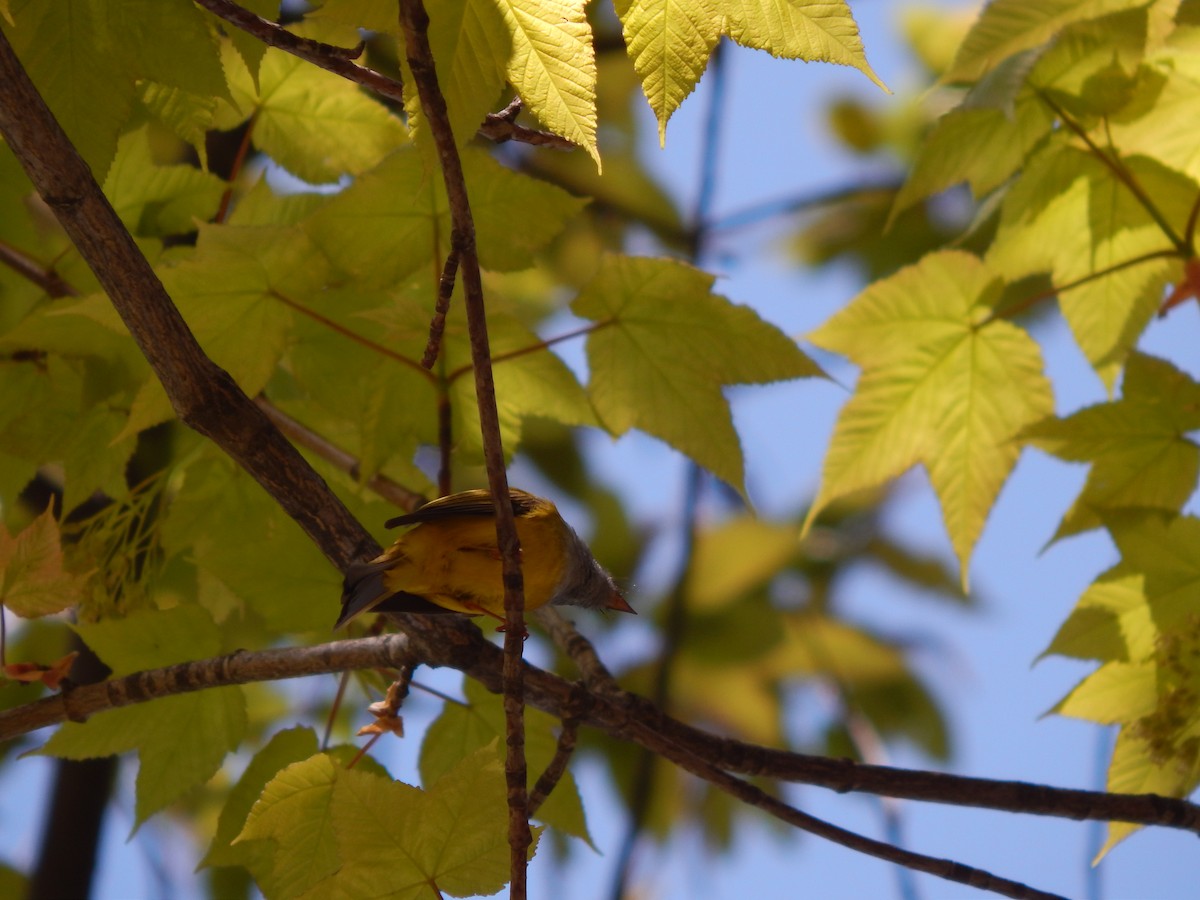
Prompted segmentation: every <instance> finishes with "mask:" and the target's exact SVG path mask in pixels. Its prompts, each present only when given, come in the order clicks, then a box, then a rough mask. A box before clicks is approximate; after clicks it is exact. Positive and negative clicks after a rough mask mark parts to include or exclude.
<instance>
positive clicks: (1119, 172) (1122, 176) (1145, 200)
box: [1034, 88, 1191, 256]
mask: <svg viewBox="0 0 1200 900" xmlns="http://www.w3.org/2000/svg"><path fill="white" fill-rule="evenodd" d="M1034 90H1035V92H1036V93H1037V95H1038V97H1039V98H1041V100H1042V102H1043V103H1045V104H1046V105H1047V106H1049V107H1050V109H1051V110H1053V111H1054V114H1055V115H1056V116H1058V118H1059V119H1060V120H1061V121H1062V123H1063V124H1064V125H1066V126H1067V128H1069V129H1071V131H1073V132H1075V134H1076V135H1078V136H1079V138H1080V140H1082V141H1083V142H1084V143H1085V144H1087V146H1088V149H1089V150H1091V151H1092V153H1093V154H1094V155H1095V157H1096V159H1098V160H1099V161H1100V162H1101V163H1102V164H1103V165H1104V166H1105V167H1106V168H1107V169H1108V170H1109V171H1110V172H1112V173H1113V177H1115V178H1116V179H1117V180H1118V181H1119V182H1121V184H1123V185H1125V187H1127V188H1128V189H1129V191H1130V193H1132V194H1133V196H1134V197H1135V198H1136V199H1137V201H1138V203H1140V204H1141V205H1142V208H1143V209H1144V210H1146V212H1147V213H1149V215H1150V218H1152V219H1153V220H1154V221H1155V223H1156V224H1157V225H1158V227H1159V229H1161V231H1162V233H1163V234H1164V235H1166V237H1167V240H1169V241H1170V242H1171V243H1172V244H1174V245H1175V249H1176V250H1177V251H1178V254H1179V255H1181V256H1187V255H1190V253H1191V247H1190V246H1189V244H1188V242H1186V241H1185V240H1184V239H1183V238H1181V237H1180V236H1179V235H1178V234H1176V232H1175V229H1174V228H1173V227H1172V226H1171V223H1170V222H1168V221H1167V219H1166V217H1165V216H1164V215H1163V214H1162V212H1161V211H1160V210H1159V208H1158V207H1157V206H1155V205H1154V201H1153V200H1151V199H1150V196H1149V195H1148V194H1147V193H1146V191H1145V189H1144V188H1143V187H1142V186H1141V184H1139V183H1138V180H1137V179H1136V178H1135V177H1134V176H1133V173H1132V172H1130V171H1129V169H1127V168H1126V167H1125V166H1124V164H1123V163H1122V162H1121V160H1120V158H1119V157H1116V156H1114V155H1112V154H1109V153H1107V152H1105V151H1104V150H1103V149H1102V148H1101V147H1100V146H1099V145H1098V144H1097V143H1096V142H1095V141H1093V140H1092V138H1091V135H1089V134H1088V133H1087V131H1086V130H1085V129H1084V127H1083V126H1082V125H1080V124H1079V123H1078V122H1076V121H1075V120H1074V119H1072V118H1071V116H1070V115H1068V113H1067V111H1066V110H1065V109H1063V108H1062V107H1061V106H1059V105H1058V104H1057V103H1055V102H1054V101H1053V100H1052V99H1051V98H1050V96H1049V94H1047V93H1046V92H1045V91H1043V90H1041V89H1040V88H1034Z"/></svg>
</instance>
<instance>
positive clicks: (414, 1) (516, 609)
mask: <svg viewBox="0 0 1200 900" xmlns="http://www.w3.org/2000/svg"><path fill="white" fill-rule="evenodd" d="M400 24H401V27H402V29H403V31H404V44H405V54H406V56H407V59H408V66H409V69H410V70H411V71H412V77H413V81H414V82H415V83H416V87H417V94H418V95H419V96H420V98H421V109H422V110H423V112H424V113H425V118H426V120H427V121H428V122H429V130H430V132H431V133H432V134H433V140H434V143H435V144H436V145H437V151H438V158H439V160H440V162H441V167H442V181H443V183H444V184H445V186H446V197H447V200H448V202H449V205H450V221H451V223H452V233H451V235H450V241H451V250H450V253H451V256H452V257H454V258H456V259H457V261H458V264H459V266H460V267H461V270H462V286H463V303H464V305H465V307H466V311H467V330H468V333H469V336H470V342H471V361H472V363H473V364H474V366H475V399H476V404H477V405H478V407H479V428H480V431H481V433H482V436H483V458H484V464H485V466H486V468H487V476H488V485H489V487H490V488H491V491H492V502H493V503H494V504H495V506H496V543H497V545H498V546H499V548H500V558H501V567H502V571H503V578H504V628H505V634H504V663H503V675H504V677H503V688H504V719H505V731H506V741H505V742H506V744H507V754H506V756H505V761H504V776H505V780H506V782H507V785H508V813H509V815H508V826H509V831H508V843H509V864H510V878H509V894H510V896H511V897H512V898H513V900H524V898H525V894H526V874H527V865H528V859H529V845H530V843H531V842H532V839H533V838H532V835H531V833H530V831H529V794H528V772H527V767H526V762H525V696H524V666H523V661H522V654H523V651H524V646H525V636H526V631H525V581H524V577H523V575H522V572H521V544H520V541H519V540H518V538H517V525H516V522H515V520H514V518H513V510H512V504H511V503H510V502H509V494H508V472H507V469H506V467H505V461H504V446H503V444H502V442H501V438H500V414H499V411H498V409H497V406H496V385H495V382H494V381H493V378H492V352H491V348H490V346H489V343H488V329H487V309H486V307H485V305H484V300H483V280H482V276H481V274H480V271H479V255H478V253H477V252H476V248H475V221H474V218H473V217H472V215H471V203H470V200H469V198H468V196H467V182H466V178H465V176H464V175H463V169H462V160H461V159H460V158H459V155H458V147H457V146H456V145H455V143H454V133H453V130H452V129H451V127H450V115H449V112H448V110H447V109H446V100H445V98H444V97H443V96H442V92H441V88H440V87H439V86H438V79H437V70H436V68H435V67H434V60H433V53H432V51H431V50H430V48H429V35H428V31H429V16H428V15H427V14H426V12H425V7H424V6H423V5H422V3H421V0H400Z"/></svg>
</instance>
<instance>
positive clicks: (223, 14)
mask: <svg viewBox="0 0 1200 900" xmlns="http://www.w3.org/2000/svg"><path fill="white" fill-rule="evenodd" d="M195 3H196V4H197V5H198V6H202V7H204V8H205V9H207V10H208V11H209V12H210V13H212V14H213V15H214V16H217V17H218V18H221V19H223V20H225V21H226V22H228V23H229V24H230V25H233V26H234V27H235V28H239V29H241V30H242V31H244V32H246V33H247V34H249V35H252V36H254V37H256V38H258V39H259V40H260V41H262V42H263V43H264V44H266V45H267V46H268V47H274V48H275V49H276V50H282V51H283V52H285V53H290V54H292V55H293V56H297V57H299V58H300V59H303V60H305V61H306V62H310V63H312V64H313V65H314V66H320V67H321V68H322V69H325V70H326V71H327V72H333V73H334V74H335V75H340V76H342V77H343V78H345V79H346V80H348V81H353V82H354V83H355V84H361V85H362V86H363V87H365V88H369V89H370V90H372V91H374V92H375V93H376V94H378V95H379V96H380V97H386V98H387V99H388V100H391V101H393V102H395V103H398V104H400V105H401V106H403V105H404V85H403V84H402V83H400V82H399V81H397V80H396V79H395V78H389V77H388V76H387V75H384V74H383V73H382V72H376V71H375V70H374V69H370V68H367V67H366V66H360V65H358V64H357V63H353V62H351V60H352V59H355V58H357V57H358V56H359V54H361V53H362V45H361V44H360V45H359V46H358V47H355V48H353V49H346V48H344V47H336V46H334V45H333V44H323V43H321V42H320V41H314V40H311V39H310V38H302V37H299V36H297V35H294V34H292V33H291V32H290V31H288V30H287V29H286V28H284V27H283V26H282V25H277V24H275V23H274V22H268V21H267V20H266V19H264V18H261V17H260V16H257V15H255V14H254V13H252V12H250V10H248V9H245V8H243V7H241V6H238V5H237V4H236V3H231V2H229V0H195ZM478 134H479V135H480V136H481V137H484V138H487V139H488V140H489V141H494V142H495V143H498V144H499V143H504V142H505V141H518V142H520V143H523V144H532V145H536V146H540V147H553V148H555V149H557V150H575V149H577V148H576V146H575V145H574V144H572V143H571V142H570V141H568V140H567V139H566V138H564V137H560V136H558V135H557V134H551V133H550V132H547V131H537V130H536V129H533V128H526V127H525V126H524V125H518V124H516V123H515V122H513V121H512V120H511V119H510V118H508V117H506V116H505V115H504V113H503V112H501V113H489V114H488V116H487V117H486V118H485V119H484V121H483V124H482V125H480V126H479V131H478Z"/></svg>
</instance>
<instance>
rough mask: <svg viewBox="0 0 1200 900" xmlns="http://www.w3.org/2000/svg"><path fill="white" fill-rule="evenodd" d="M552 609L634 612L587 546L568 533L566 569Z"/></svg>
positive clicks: (577, 536)
mask: <svg viewBox="0 0 1200 900" xmlns="http://www.w3.org/2000/svg"><path fill="white" fill-rule="evenodd" d="M550 602H551V603H552V604H554V605H555V606H582V607H583V608H584V609H617V610H621V611H622V612H633V611H634V610H633V607H631V606H630V605H629V604H628V603H626V602H625V598H624V597H623V596H622V595H621V590H620V588H618V587H617V584H616V582H615V581H613V577H612V576H611V575H609V574H608V572H606V571H605V569H604V567H603V566H602V565H600V563H598V562H596V558H595V557H594V556H592V551H591V550H590V549H588V545H587V544H585V543H584V542H583V541H582V540H580V538H579V535H577V534H575V532H574V531H572V532H571V536H570V545H569V548H568V550H567V569H566V571H565V572H564V573H563V579H562V581H561V582H560V585H559V589H558V591H556V592H555V594H554V597H553V598H552V599H551V601H550Z"/></svg>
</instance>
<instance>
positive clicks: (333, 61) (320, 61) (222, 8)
mask: <svg viewBox="0 0 1200 900" xmlns="http://www.w3.org/2000/svg"><path fill="white" fill-rule="evenodd" d="M195 2H196V4H197V5H199V6H203V7H204V8H205V9H207V10H208V11H209V12H210V13H212V14H213V15H214V16H218V17H220V18H222V19H224V20H225V21H226V22H228V23H229V24H230V25H233V26H235V27H237V28H240V29H241V30H242V31H244V32H246V33H247V34H250V35H253V36H254V37H256V38H258V39H259V40H260V41H262V42H263V43H264V44H266V45H267V46H269V47H274V48H276V49H277V50H283V51H284V52H285V53H290V54H292V55H293V56H298V57H300V59H303V60H305V61H307V62H310V63H312V64H313V65H314V66H320V67H321V68H322V69H325V70H327V71H329V72H333V73H334V74H335V75H341V76H342V77H343V78H346V79H349V80H350V81H353V82H355V83H357V84H361V85H363V86H364V87H368V88H370V89H371V90H373V91H374V92H375V93H377V94H379V96H381V97H387V98H388V99H389V100H394V101H395V102H396V103H399V104H401V105H403V104H404V85H403V84H401V83H400V82H399V81H397V80H396V79H394V78H389V77H388V76H386V75H383V74H381V73H379V72H376V71H375V70H374V69H368V68H367V67H366V66H360V65H357V64H355V63H352V62H350V59H351V58H354V57H357V56H358V55H359V53H361V52H362V51H361V48H355V49H354V50H347V49H345V48H343V47H335V46H334V45H332V44H323V43H321V42H320V41H314V40H311V39H309V38H302V37H298V36H297V35H294V34H292V33H291V32H290V31H288V30H287V29H286V28H284V27H283V26H282V25H276V24H275V23H274V22H268V21H267V20H266V19H263V18H261V17H259V16H256V15H255V14H254V13H252V12H250V10H248V9H244V8H242V7H240V6H238V5H237V4H236V3H230V2H229V0H195Z"/></svg>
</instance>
